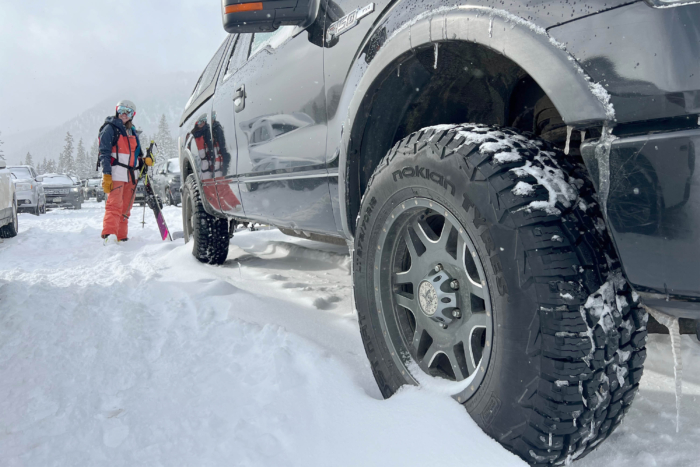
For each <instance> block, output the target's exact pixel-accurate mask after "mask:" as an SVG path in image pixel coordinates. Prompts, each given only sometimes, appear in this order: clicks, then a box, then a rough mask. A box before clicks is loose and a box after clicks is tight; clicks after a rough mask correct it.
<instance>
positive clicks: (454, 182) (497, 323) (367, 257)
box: [353, 148, 539, 437]
mask: <svg viewBox="0 0 700 467" xmlns="http://www.w3.org/2000/svg"><path fill="white" fill-rule="evenodd" d="M427 151H428V153H426V152H418V154H416V155H397V156H396V157H394V158H393V159H392V160H391V161H390V162H389V164H388V166H386V167H384V168H383V170H381V171H378V172H377V173H375V176H374V177H373V180H372V181H371V182H370V187H369V188H368V191H367V193H366V195H365V200H364V202H363V205H362V208H361V211H360V214H359V216H358V225H357V229H356V235H355V257H354V265H353V267H354V278H355V296H356V301H357V309H358V314H359V321H360V330H361V333H362V335H363V338H364V340H365V342H366V343H367V342H371V343H372V344H371V345H370V346H369V347H368V346H367V345H366V350H367V354H368V357H369V359H370V362H371V365H372V369H373V371H374V373H375V377H376V379H377V382H378V384H379V386H380V390H381V392H382V394H383V395H384V396H385V397H388V396H390V395H391V394H393V393H394V392H396V390H397V389H398V388H399V387H400V386H401V385H402V384H405V380H404V378H403V377H402V376H401V374H400V371H399V370H398V369H397V368H396V367H395V366H394V365H393V360H392V358H391V356H390V351H389V348H388V346H387V344H386V342H385V341H384V338H383V337H382V336H381V331H380V329H381V328H380V323H379V319H380V318H379V316H378V314H377V313H376V312H371V311H370V310H377V309H378V306H377V302H376V299H375V295H374V292H373V288H374V285H373V284H374V271H373V269H374V268H373V267H372V265H374V260H375V256H376V254H377V251H378V250H377V241H378V238H379V236H380V231H381V229H382V228H383V226H384V222H385V220H386V219H387V216H389V214H390V213H391V211H392V210H393V209H394V208H395V207H396V206H397V205H398V204H399V203H400V202H402V201H405V200H407V199H411V198H415V197H423V198H428V199H432V200H434V201H436V202H438V203H440V204H442V205H443V206H445V207H446V208H447V209H448V210H449V211H450V212H451V213H452V214H453V215H454V216H455V217H456V218H457V220H458V221H459V222H460V224H461V225H462V226H463V227H464V228H465V230H466V232H467V233H468V234H469V237H470V238H471V240H472V242H473V244H474V247H475V248H476V251H477V254H478V256H479V259H480V260H481V264H482V266H483V268H484V272H485V275H486V280H487V283H488V288H489V294H490V299H491V309H492V313H493V330H494V331H493V345H492V349H491V357H490V361H489V365H488V368H487V370H486V375H485V376H484V378H483V380H482V382H481V385H480V387H479V388H478V389H477V390H476V393H474V395H473V396H472V397H471V398H470V399H469V400H468V401H467V402H466V403H465V404H464V406H465V407H466V409H467V410H468V411H469V412H470V414H471V415H472V417H473V418H474V420H475V421H476V422H477V424H479V425H480V426H481V427H482V429H484V430H485V431H486V432H487V433H489V434H491V435H492V436H494V437H495V436H497V435H499V434H502V433H505V432H506V431H507V429H509V425H510V422H509V420H522V416H519V417H518V416H516V417H512V416H507V417H503V416H502V415H503V413H504V409H506V407H505V405H506V404H507V403H508V401H513V400H517V398H518V396H519V395H520V394H522V391H523V389H522V387H523V385H522V384H514V382H516V381H517V382H522V381H530V380H533V378H535V377H536V376H537V370H538V368H537V367H536V366H537V359H534V358H530V357H529V356H528V355H527V347H528V337H529V335H530V334H531V331H529V329H530V328H533V325H536V327H537V329H538V328H539V322H537V319H536V316H537V312H536V310H537V304H536V300H535V298H536V297H535V296H534V292H532V291H524V292H523V291H521V290H520V289H519V288H518V287H516V284H517V282H514V279H515V280H516V281H517V271H514V268H513V267H512V266H511V267H509V264H508V263H509V262H508V261H507V260H506V258H504V256H505V255H507V254H511V255H512V254H513V251H514V245H515V244H516V241H517V239H516V231H515V230H513V229H508V228H504V227H503V226H502V225H495V223H494V219H493V217H494V216H493V214H494V210H493V207H492V206H491V205H490V204H489V203H488V199H489V198H488V196H484V195H483V191H484V188H485V184H484V183H481V184H478V183H476V184H475V183H472V182H469V179H468V177H467V175H466V166H465V163H464V162H463V159H462V157H461V156H458V155H453V156H451V157H448V158H445V159H439V158H438V157H436V156H434V155H430V149H429V148H427ZM404 169H413V172H414V173H427V171H429V173H430V174H437V175H436V176H434V177H432V179H431V178H422V177H420V176H411V177H407V176H403V177H402V176H401V175H399V173H402V174H410V173H411V170H404ZM418 169H427V171H426V172H423V171H422V170H420V171H419V170H418ZM441 179H442V180H443V182H442V183H440V182H439V180H441ZM444 180H447V181H448V182H449V183H445V182H444ZM474 185H480V186H479V187H475V186H474ZM475 188H476V190H475ZM501 248H503V251H501ZM510 263H512V261H511V262H510ZM514 272H515V273H516V274H513V273H514ZM533 332H535V333H536V332H537V331H533ZM523 384H525V383H523ZM517 410H518V407H517V406H510V407H507V411H508V412H515V411H517Z"/></svg>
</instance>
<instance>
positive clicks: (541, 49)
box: [338, 6, 614, 237]
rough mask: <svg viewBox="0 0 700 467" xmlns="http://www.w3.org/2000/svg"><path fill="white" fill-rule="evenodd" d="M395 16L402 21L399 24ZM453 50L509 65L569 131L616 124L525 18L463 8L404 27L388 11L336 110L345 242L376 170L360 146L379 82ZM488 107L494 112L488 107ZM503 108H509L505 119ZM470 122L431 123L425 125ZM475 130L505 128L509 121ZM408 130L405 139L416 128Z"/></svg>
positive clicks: (395, 12) (567, 60)
mask: <svg viewBox="0 0 700 467" xmlns="http://www.w3.org/2000/svg"><path fill="white" fill-rule="evenodd" d="M399 17H400V18H401V19H397V18H399ZM455 43H457V44H461V45H462V46H465V47H470V48H474V49H478V50H483V51H486V52H488V53H490V54H491V55H492V56H500V57H501V59H505V60H507V61H509V62H512V64H513V65H514V66H516V67H518V68H519V69H521V70H522V72H523V73H524V74H525V76H526V77H527V78H529V79H531V80H532V82H533V83H535V85H536V86H537V87H539V88H540V89H541V91H542V92H543V93H544V95H546V96H547V97H549V98H550V99H551V100H552V102H553V103H554V105H555V107H556V109H557V110H558V111H559V113H560V114H561V116H562V118H563V120H564V122H566V123H567V124H569V125H574V126H578V127H585V126H594V125H600V124H602V123H603V122H605V121H606V120H610V119H612V118H614V113H613V112H612V108H611V107H609V106H606V102H605V100H604V98H603V97H604V96H601V95H600V93H598V96H596V94H594V92H593V90H592V87H591V85H592V83H591V82H590V80H589V78H588V77H587V76H586V75H585V73H583V71H581V69H580V67H578V65H576V63H575V61H574V60H573V58H572V57H571V56H570V55H569V54H568V53H567V52H566V51H565V50H564V48H563V46H562V45H561V44H558V43H556V41H554V40H553V39H551V38H550V37H549V36H548V35H547V33H546V31H545V30H544V29H542V28H540V27H538V26H536V25H534V24H532V23H530V22H528V21H526V20H524V19H522V18H519V17H516V16H514V15H512V14H510V13H506V12H504V11H502V10H495V9H491V8H484V7H473V6H462V7H450V8H445V9H442V10H438V11H434V12H425V13H421V14H419V15H417V16H414V17H413V18H411V19H410V20H406V19H405V15H403V16H402V15H401V11H400V10H399V9H397V8H393V9H391V10H390V11H388V12H387V13H385V16H384V17H383V18H381V19H380V20H378V21H377V25H376V26H375V27H374V28H373V30H372V31H370V32H369V33H368V35H367V37H366V39H365V41H364V43H363V45H362V47H361V48H360V51H359V52H358V54H357V56H356V59H355V61H354V63H353V65H352V66H351V69H350V70H349V72H348V77H349V78H348V80H347V81H346V83H345V87H344V91H343V94H342V95H341V98H340V105H339V107H338V109H339V111H342V110H341V109H346V110H345V112H346V115H345V116H344V118H343V119H341V121H344V124H343V130H344V131H343V132H342V137H341V141H340V148H338V149H339V153H340V159H339V166H340V168H341V177H339V192H340V204H341V206H342V207H343V209H344V212H343V214H342V215H341V221H342V225H343V229H344V231H345V233H346V235H347V236H348V237H352V236H353V235H354V228H355V225H354V224H355V222H354V220H355V217H356V215H357V213H358V210H359V204H360V199H361V197H362V194H363V192H364V189H363V186H362V183H361V181H360V177H359V175H360V174H359V172H360V171H361V170H363V169H364V170H365V171H370V173H371V171H373V169H374V165H373V164H375V163H378V159H376V158H373V157H372V156H369V157H367V154H366V151H367V146H368V144H370V145H371V144H373V143H371V142H370V143H368V142H367V141H363V139H365V131H366V129H367V128H368V127H373V128H374V131H375V132H376V131H377V126H376V125H369V124H368V122H369V120H370V116H371V115H372V110H373V109H374V105H375V103H376V102H377V100H378V99H379V98H381V92H382V90H381V88H382V83H383V82H384V81H385V80H386V79H387V77H389V76H391V75H392V74H393V75H397V76H398V75H400V74H401V72H402V65H403V64H404V63H406V62H408V61H410V60H413V59H416V57H417V56H418V55H419V54H421V53H426V51H429V52H432V53H434V54H436V55H437V58H436V63H440V58H441V57H440V53H441V49H443V50H446V49H447V48H449V47H451V46H453V45H454V44H455ZM433 50H434V52H433ZM403 71H405V70H403ZM511 91H512V89H511ZM510 97H512V96H510ZM394 102H395V101H394ZM486 104H488V105H491V102H486ZM507 107H508V104H506V110H505V112H504V114H505V116H507V113H508V109H507ZM467 120H468V119H465V118H461V119H460V121H459V122H452V121H432V122H429V124H438V123H461V122H464V121H467ZM504 120H505V118H504ZM478 123H486V124H501V125H508V124H509V123H510V122H508V121H501V122H499V121H478ZM421 125H423V126H426V122H421ZM406 130H407V133H410V132H411V131H412V130H413V129H411V128H408V129H406ZM389 131H391V130H389ZM390 136H391V140H392V141H391V142H390V143H389V145H388V147H387V144H386V142H384V143H383V144H381V146H382V147H377V148H376V151H375V150H374V149H373V150H372V152H376V153H377V154H380V155H384V154H385V153H386V151H387V150H388V148H389V147H391V145H393V143H394V142H395V141H398V140H399V139H401V138H402V137H403V136H405V134H394V135H390ZM368 158H369V159H370V160H369V161H367V159H368ZM379 158H381V156H379ZM368 167H369V168H368ZM370 169H371V170H370Z"/></svg>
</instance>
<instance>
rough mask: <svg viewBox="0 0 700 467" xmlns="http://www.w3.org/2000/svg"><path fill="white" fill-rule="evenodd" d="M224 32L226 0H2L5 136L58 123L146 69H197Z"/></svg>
mask: <svg viewBox="0 0 700 467" xmlns="http://www.w3.org/2000/svg"><path fill="white" fill-rule="evenodd" d="M225 36H226V33H225V31H224V29H223V27H222V25H221V0H121V1H112V0H63V1H58V2H57V1H55V0H53V1H47V0H31V1H23V0H0V131H1V132H2V136H1V137H0V138H2V139H4V140H5V141H7V138H6V137H7V136H8V135H11V134H13V133H17V132H20V131H25V130H29V129H34V128H41V127H47V126H54V125H58V124H60V123H62V122H64V121H66V120H68V119H70V118H72V117H74V116H76V115H78V114H79V113H80V112H82V111H83V110H86V109H88V108H90V107H91V106H92V105H94V104H96V103H98V102H99V101H101V100H102V99H105V98H106V97H108V96H111V95H112V94H113V93H114V91H121V90H124V91H125V93H127V92H128V89H131V88H132V87H134V86H138V83H139V81H140V80H143V77H144V75H145V74H147V73H156V74H162V73H168V72H175V71H194V72H197V73H200V72H201V71H202V70H203V69H204V67H205V66H206V64H207V63H208V61H209V59H210V58H211V57H212V55H213V54H214V52H216V49H217V47H218V46H219V45H220V44H221V42H222V41H223V39H224V38H225ZM193 85H194V83H193ZM127 98H128V97H127ZM137 105H138V104H137Z"/></svg>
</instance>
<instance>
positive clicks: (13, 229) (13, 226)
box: [0, 200, 19, 238]
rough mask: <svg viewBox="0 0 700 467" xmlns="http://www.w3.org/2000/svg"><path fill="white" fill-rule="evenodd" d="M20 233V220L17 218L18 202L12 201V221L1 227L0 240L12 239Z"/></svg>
mask: <svg viewBox="0 0 700 467" xmlns="http://www.w3.org/2000/svg"><path fill="white" fill-rule="evenodd" d="M17 232H19V218H18V217H17V202H16V201H14V200H13V201H12V221H11V222H10V223H9V224H5V225H3V226H2V227H0V238H12V237H16V236H17Z"/></svg>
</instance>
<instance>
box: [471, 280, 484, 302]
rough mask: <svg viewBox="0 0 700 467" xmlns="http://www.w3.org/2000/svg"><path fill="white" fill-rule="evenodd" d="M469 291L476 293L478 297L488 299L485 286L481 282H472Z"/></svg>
mask: <svg viewBox="0 0 700 467" xmlns="http://www.w3.org/2000/svg"><path fill="white" fill-rule="evenodd" d="M469 293H471V294H472V295H476V296H477V297H479V298H480V299H482V300H486V294H484V286H483V285H481V284H479V285H476V284H473V283H470V284H469Z"/></svg>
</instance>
